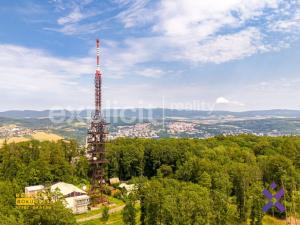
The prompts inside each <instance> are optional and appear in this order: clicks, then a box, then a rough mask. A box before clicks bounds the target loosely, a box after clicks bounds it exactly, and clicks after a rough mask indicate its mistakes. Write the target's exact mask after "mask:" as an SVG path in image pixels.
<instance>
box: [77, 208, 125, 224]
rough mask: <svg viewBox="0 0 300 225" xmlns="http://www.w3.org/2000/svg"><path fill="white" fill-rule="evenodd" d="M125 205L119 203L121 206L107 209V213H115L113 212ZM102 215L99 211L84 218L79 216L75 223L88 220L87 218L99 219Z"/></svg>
mask: <svg viewBox="0 0 300 225" xmlns="http://www.w3.org/2000/svg"><path fill="white" fill-rule="evenodd" d="M124 207H125V205H121V206H118V207H116V208H113V209H110V210H109V211H108V213H109V214H112V213H115V212H119V211H121V210H122V209H123V208H124ZM101 217H102V213H99V214H96V215H93V216H89V217H85V218H80V219H77V220H76V221H77V223H80V222H85V221H89V220H95V219H99V218H101Z"/></svg>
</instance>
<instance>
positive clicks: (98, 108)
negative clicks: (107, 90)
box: [95, 39, 102, 117]
mask: <svg viewBox="0 0 300 225" xmlns="http://www.w3.org/2000/svg"><path fill="white" fill-rule="evenodd" d="M96 62H97V65H96V73H95V117H101V85H102V77H101V72H100V41H99V39H96Z"/></svg>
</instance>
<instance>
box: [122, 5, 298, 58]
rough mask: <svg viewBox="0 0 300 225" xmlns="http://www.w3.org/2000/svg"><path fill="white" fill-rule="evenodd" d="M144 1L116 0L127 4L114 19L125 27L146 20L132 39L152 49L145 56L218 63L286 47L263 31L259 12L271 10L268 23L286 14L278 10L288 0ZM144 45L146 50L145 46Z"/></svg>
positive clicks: (133, 25)
mask: <svg viewBox="0 0 300 225" xmlns="http://www.w3.org/2000/svg"><path fill="white" fill-rule="evenodd" d="M124 2H125V3H124ZM146 2H147V1H145V0H136V1H133V2H131V4H130V2H129V1H122V3H123V4H122V5H124V4H125V5H129V6H128V9H127V10H125V11H124V12H121V13H120V14H119V15H118V17H117V18H119V19H120V22H121V23H123V24H124V27H125V28H134V27H139V26H141V25H144V24H145V23H147V26H148V27H150V28H151V30H150V31H149V33H148V34H147V35H146V36H145V37H143V38H132V39H133V40H134V41H135V43H136V44H138V45H144V46H145V48H144V49H142V51H145V52H149V51H150V52H152V53H153V56H152V57H151V58H160V59H163V60H167V61H174V60H180V61H182V60H183V61H188V62H196V63H210V62H212V63H222V62H226V61H231V60H236V59H242V58H245V57H248V56H251V55H253V54H256V53H261V52H266V51H275V50H279V49H280V48H285V47H289V43H288V41H286V39H285V38H282V40H280V38H279V40H278V41H274V39H273V40H272V37H271V38H270V37H269V36H268V34H266V32H267V30H266V29H268V27H265V25H264V22H263V20H264V19H266V18H267V15H265V13H266V11H268V13H269V14H271V15H272V16H270V18H271V19H272V20H271V19H270V20H271V21H269V22H271V23H272V24H275V23H276V22H278V20H280V18H281V17H282V16H283V14H284V13H286V11H281V7H282V4H284V7H285V8H287V7H290V6H291V4H292V3H291V2H290V1H287V2H283V1H281V0H251V1H243V0H226V1H219V0H211V1H194V0H166V1H159V2H158V4H156V5H151V6H149V5H147V6H146ZM133 9H134V10H133ZM272 13H273V14H272ZM265 17H266V18H265ZM259 21H261V22H259ZM296 22H297V19H294V20H293V22H292V23H289V24H285V26H295V25H296ZM248 24H252V25H248ZM274 26H275V25H274ZM277 26H279V24H278V25H277ZM281 26H283V25H281ZM151 32H152V33H151ZM147 39H148V40H149V41H148V40H147ZM151 40H152V41H151ZM146 42H147V44H143V43H146ZM149 46H151V48H152V49H151V50H148V48H149ZM157 46H159V47H157ZM153 48H154V49H156V50H157V51H156V52H155V51H154V50H153ZM129 50H131V49H130V48H129V49H128V51H129Z"/></svg>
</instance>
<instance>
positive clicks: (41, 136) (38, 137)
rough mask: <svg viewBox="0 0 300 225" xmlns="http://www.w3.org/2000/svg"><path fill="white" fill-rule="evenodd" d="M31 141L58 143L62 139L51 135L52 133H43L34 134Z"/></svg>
mask: <svg viewBox="0 0 300 225" xmlns="http://www.w3.org/2000/svg"><path fill="white" fill-rule="evenodd" d="M32 138H33V139H36V140H39V141H58V140H61V139H63V138H62V137H61V136H59V135H56V134H52V133H45V132H35V133H34V134H33V135H32Z"/></svg>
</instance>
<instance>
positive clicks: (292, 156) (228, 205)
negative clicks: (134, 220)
mask: <svg viewBox="0 0 300 225" xmlns="http://www.w3.org/2000/svg"><path fill="white" fill-rule="evenodd" d="M135 156H136V157H135ZM107 158H108V159H109V161H110V163H109V176H110V177H111V176H118V177H120V178H121V179H130V178H131V177H134V176H145V177H148V178H152V180H151V181H144V182H143V184H144V185H142V187H143V188H140V191H139V194H140V197H139V198H140V202H141V224H154V225H155V224H158V223H164V224H177V223H178V224H189V223H190V222H187V221H195V218H197V216H195V215H196V214H193V215H192V214H188V213H187V212H186V213H185V212H182V211H181V210H183V208H185V209H186V206H184V205H183V204H182V206H178V204H180V203H181V201H183V200H182V199H177V198H176V197H175V196H180V197H181V192H179V191H180V190H181V189H180V188H179V186H184V187H186V186H189V185H192V186H193V185H196V187H197V188H202V189H201V191H199V192H200V193H206V192H205V190H206V191H208V192H207V196H206V198H205V201H208V202H210V203H211V205H210V207H206V208H205V209H204V211H205V212H206V213H207V214H206V215H201V218H202V220H203V221H198V222H197V223H198V224H205V223H211V224H230V225H231V224H241V223H242V224H244V223H245V222H246V221H247V220H249V221H250V222H251V223H252V224H255V225H259V224H261V223H262V218H263V216H264V213H263V212H262V207H263V205H264V204H265V198H264V196H263V195H262V193H261V192H262V190H263V189H264V188H269V185H270V184H271V183H272V182H273V181H274V182H276V183H277V184H278V185H279V187H280V186H284V187H285V190H286V195H285V201H286V202H285V206H286V207H287V213H289V215H290V214H291V212H293V210H292V208H293V207H295V211H296V212H299V211H300V201H299V199H300V198H299V197H298V196H299V194H298V193H299V187H300V163H299V160H300V137H257V136H253V135H240V136H229V137H224V136H218V137H215V138H210V139H156V140H153V139H117V140H114V141H112V142H111V144H110V145H109V146H108V148H107ZM154 177H156V178H155V179H154ZM162 178H164V179H162ZM167 178H174V179H176V180H179V181H181V183H180V185H179V184H176V185H175V184H174V183H175V182H177V181H174V180H172V179H167ZM138 183H139V182H138ZM166 183H171V184H172V185H173V186H174V185H175V186H176V188H174V187H173V186H172V185H169V184H166ZM139 184H140V183H139ZM147 185H148V188H146V189H145V186H147ZM293 187H294V188H293ZM295 187H296V188H295ZM193 188H195V186H194V187H193ZM177 189H178V190H177ZM293 189H296V191H293ZM148 193H151V198H150V196H149V195H148ZM182 193H184V194H182V198H183V196H189V193H188V192H186V193H185V192H184V191H182ZM292 193H294V197H293V198H292ZM168 196H171V197H169V198H168ZM198 197H199V196H198ZM191 198H195V199H197V196H191ZM165 199H168V200H165ZM292 199H293V201H295V203H294V204H292V203H291V202H292ZM175 200H176V201H177V202H176V203H177V206H178V208H175V207H173V205H172V204H173V202H174V201H175ZM186 201H187V202H190V200H186ZM174 204H175V203H174ZM191 204H192V203H191ZM181 207H182V208H181ZM199 210H200V209H199ZM172 211H174V212H176V213H177V215H181V216H177V217H176V215H175V214H174V215H173V214H172ZM192 211H193V210H191V211H189V212H192ZM274 212H275V215H276V216H278V217H285V216H286V213H280V212H278V211H277V210H276V209H275V210H274ZM289 215H288V216H289ZM166 218H167V219H166ZM181 218H184V221H181V220H180V219H181ZM193 219H194V220H193ZM170 221H171V222H170ZM197 223H196V224H197Z"/></svg>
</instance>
